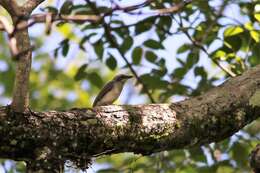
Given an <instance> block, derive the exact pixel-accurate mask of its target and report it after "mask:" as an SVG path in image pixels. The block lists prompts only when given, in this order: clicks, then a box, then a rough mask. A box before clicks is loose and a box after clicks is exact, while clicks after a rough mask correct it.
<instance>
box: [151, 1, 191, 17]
mask: <svg viewBox="0 0 260 173" xmlns="http://www.w3.org/2000/svg"><path fill="white" fill-rule="evenodd" d="M191 2H192V0H186V1H185V0H184V1H181V2H180V3H178V4H175V5H174V6H172V7H169V8H162V9H157V10H155V11H157V12H158V14H160V15H166V14H172V13H176V12H179V11H180V10H181V9H183V7H185V6H186V5H188V4H190V3H191Z"/></svg>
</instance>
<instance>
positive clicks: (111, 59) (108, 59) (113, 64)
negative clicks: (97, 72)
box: [106, 55, 117, 70]
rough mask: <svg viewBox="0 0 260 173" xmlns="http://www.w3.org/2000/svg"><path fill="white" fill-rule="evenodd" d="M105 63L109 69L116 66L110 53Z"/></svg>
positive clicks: (113, 68)
mask: <svg viewBox="0 0 260 173" xmlns="http://www.w3.org/2000/svg"><path fill="white" fill-rule="evenodd" d="M106 65H107V66H108V67H109V68H110V69H111V70H115V69H116V67H117V61H116V59H115V58H114V57H113V56H112V55H110V57H109V58H107V60H106Z"/></svg>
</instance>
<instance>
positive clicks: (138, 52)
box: [132, 47, 143, 65]
mask: <svg viewBox="0 0 260 173" xmlns="http://www.w3.org/2000/svg"><path fill="white" fill-rule="evenodd" d="M142 54H143V49H142V48H141V47H136V48H135V49H134V50H133V53H132V58H133V64H135V65H138V64H140V62H141V59H142Z"/></svg>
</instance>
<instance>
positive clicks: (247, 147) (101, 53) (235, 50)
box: [0, 0, 260, 173]
mask: <svg viewBox="0 0 260 173" xmlns="http://www.w3.org/2000/svg"><path fill="white" fill-rule="evenodd" d="M57 2H58V1H57ZM93 2H94V1H93ZM95 2H96V3H93V4H94V5H95V6H96V9H93V8H92V7H91V6H90V5H88V4H87V3H85V1H83V2H82V1H79V2H78V1H65V2H63V1H60V3H61V4H59V5H60V6H61V7H60V8H58V7H57V6H56V4H57V3H50V4H48V3H46V4H44V5H43V6H42V8H43V9H44V11H51V12H56V13H61V14H72V15H73V14H96V13H97V12H98V13H100V14H102V13H107V12H108V11H109V10H110V7H111V4H110V3H111V2H113V1H95ZM178 2H180V1H179V0H174V1H169V0H166V1H163V2H162V1H155V2H153V3H151V4H150V5H148V7H146V8H148V9H150V10H153V9H161V8H166V7H169V6H173V5H174V4H175V3H178ZM124 3H126V1H120V4H122V5H123V4H124ZM53 4H55V5H53ZM112 6H113V4H112ZM223 9H225V10H223ZM259 9H260V4H259V3H257V1H252V2H251V1H243V0H235V1H225V0H223V1H216V0H209V1H202V0H199V1H193V2H192V3H191V4H189V5H187V6H186V7H184V8H183V10H181V11H180V12H178V13H177V14H168V15H147V13H148V14H151V13H150V12H146V11H145V10H141V9H137V10H135V11H132V13H126V12H124V11H118V12H116V13H115V14H113V15H112V16H111V15H108V16H107V17H105V18H104V20H102V21H101V22H97V23H91V22H85V23H81V22H77V23H69V24H68V23H66V22H64V21H62V22H58V23H56V26H55V27H53V30H52V33H51V35H50V36H48V37H49V38H48V37H47V38H46V36H44V35H45V34H44V33H41V34H39V33H38V34H36V35H37V36H35V37H33V38H32V41H33V43H34V44H36V46H37V47H41V46H42V49H40V48H39V49H36V50H35V52H34V58H33V66H32V72H31V77H30V82H31V84H30V86H31V90H30V92H31V93H30V94H31V97H30V98H31V104H30V105H31V107H32V108H33V109H36V110H46V109H67V108H71V107H89V106H90V105H91V100H93V97H94V96H95V95H97V92H98V91H99V89H100V88H101V87H102V86H103V84H104V82H106V81H108V80H109V79H111V78H112V77H113V76H114V75H115V74H116V73H118V71H128V70H129V66H131V67H132V68H133V70H135V71H136V72H138V74H139V76H140V80H141V81H142V82H143V84H144V85H145V86H147V87H148V89H149V91H150V93H151V94H152V96H153V97H154V99H155V100H156V102H170V101H176V100H175V99H178V98H182V97H191V96H196V95H200V94H201V93H203V92H205V91H207V90H209V89H210V88H212V87H214V86H215V85H216V84H219V83H221V82H223V81H224V80H226V79H227V78H228V77H229V75H228V74H227V73H226V72H225V71H223V70H221V69H220V68H219V67H218V66H217V64H215V62H219V63H221V64H224V65H226V66H227V67H228V68H230V69H231V70H232V72H233V73H235V74H237V75H239V74H241V73H243V72H244V71H245V70H246V69H247V68H250V67H253V66H255V65H257V64H259V63H260V44H259V42H260V30H259V28H260V25H259V24H260V10H259ZM38 12H39V11H38ZM35 13H36V12H35ZM231 13H232V14H231ZM116 14H117V15H116ZM34 27H36V26H33V27H32V28H31V32H32V33H34V30H36V29H34ZM6 40H7V39H6V37H5V36H3V35H0V42H1V47H0V49H1V52H0V73H1V75H0V94H1V95H0V100H1V102H0V103H1V104H3V105H4V104H7V103H9V101H10V99H11V94H12V87H13V83H14V81H13V79H14V73H15V72H14V64H13V63H12V61H11V59H10V58H9V57H10V53H9V50H8V47H7V44H6ZM51 40H54V42H56V41H55V40H59V41H58V42H57V44H56V46H55V48H53V47H52V46H50V45H49V42H50V41H51ZM50 50H51V51H50ZM139 84H140V83H139ZM136 86H137V84H136ZM138 86H139V85H138ZM131 87H134V86H133V85H131ZM138 88H140V87H138ZM131 92H132V91H130V92H129V93H130V94H129V95H132V94H131ZM146 92H147V91H145V90H144V89H141V90H140V92H139V91H138V92H137V93H136V95H137V94H138V95H141V94H143V95H146V94H147V93H146ZM138 98H140V97H132V98H129V99H130V103H135V102H136V99H138ZM126 100H128V98H126ZM131 100H132V101H131ZM142 101H143V103H149V100H148V99H144V100H142ZM259 126H260V122H259V120H258V121H256V122H254V123H253V124H251V125H250V126H248V127H246V128H244V129H243V130H242V131H241V132H239V133H237V134H236V135H234V136H233V137H231V138H229V139H226V140H224V141H222V142H219V143H214V144H210V145H206V146H203V147H197V148H192V149H184V150H175V151H167V152H166V151H165V152H162V153H157V154H153V155H151V156H143V157H141V156H139V155H133V154H129V153H126V154H118V155H112V156H107V157H103V158H99V159H97V160H96V162H97V163H102V164H101V165H103V163H105V164H108V166H104V167H103V166H100V167H98V171H97V172H100V173H105V172H109V173H112V172H140V173H141V172H151V173H152V172H171V173H172V172H175V173H183V172H189V173H196V172H200V173H201V172H203V173H207V172H208V173H212V172H216V173H221V172H225V173H233V172H236V173H237V172H250V168H249V165H248V161H247V158H248V155H249V152H250V151H251V149H252V148H253V147H254V146H255V145H256V143H257V141H259V137H260V134H259V130H258V129H259V128H260V127H259ZM5 162H6V161H1V163H2V165H3V166H4V164H5ZM21 167H22V166H21V164H17V166H16V169H17V170H18V169H20V170H22V168H21ZM9 172H13V168H12V169H9Z"/></svg>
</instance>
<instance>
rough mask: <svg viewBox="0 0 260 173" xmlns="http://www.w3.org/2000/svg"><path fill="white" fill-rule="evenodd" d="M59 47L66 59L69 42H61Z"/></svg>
mask: <svg viewBox="0 0 260 173" xmlns="http://www.w3.org/2000/svg"><path fill="white" fill-rule="evenodd" d="M61 46H62V55H63V56H64V57H66V56H67V54H68V52H69V48H70V45H69V40H67V39H66V40H64V41H62V42H61Z"/></svg>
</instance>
